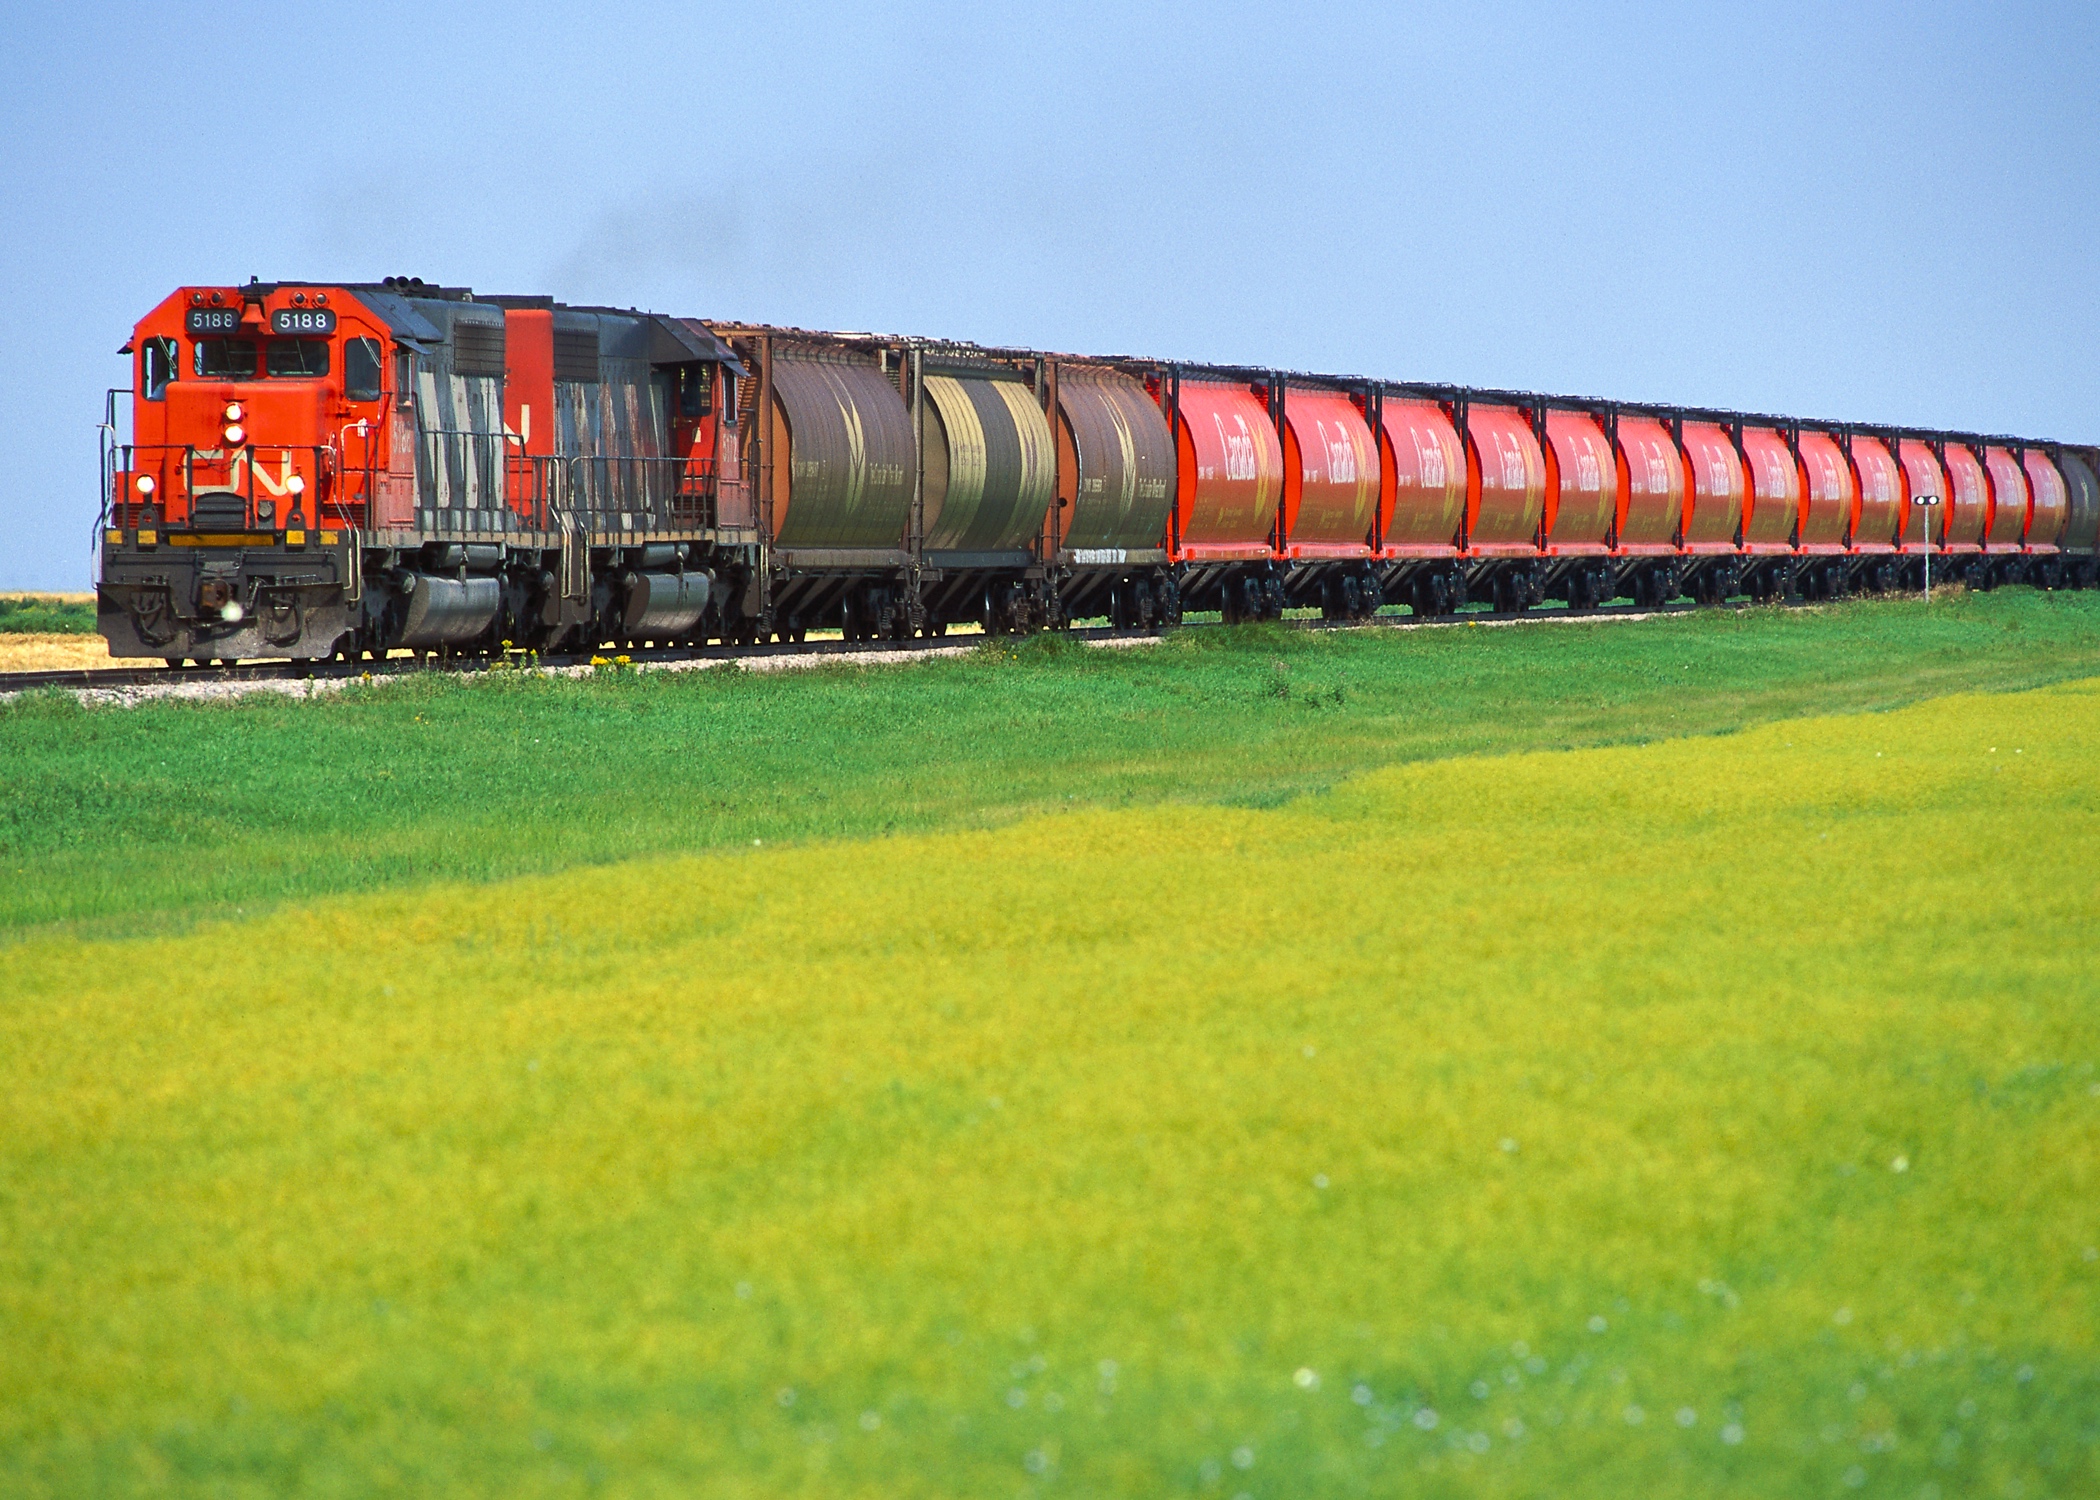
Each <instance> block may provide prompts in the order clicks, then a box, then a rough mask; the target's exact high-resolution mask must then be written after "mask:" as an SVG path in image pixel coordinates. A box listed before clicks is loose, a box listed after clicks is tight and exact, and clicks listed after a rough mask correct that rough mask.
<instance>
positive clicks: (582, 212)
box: [0, 0, 2100, 588]
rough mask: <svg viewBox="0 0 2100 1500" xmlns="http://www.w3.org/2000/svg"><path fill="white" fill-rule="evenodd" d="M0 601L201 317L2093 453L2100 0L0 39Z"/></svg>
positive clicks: (342, 24)
mask: <svg viewBox="0 0 2100 1500" xmlns="http://www.w3.org/2000/svg"><path fill="white" fill-rule="evenodd" d="M5 30H6V34H7V45H6V47H5V48H4V49H0V127H4V128H0V140H4V141H5V143H6V149H5V150H4V151H0V273H4V276H0V284H4V286H5V288H6V292H5V295H4V296H0V588H82V587H86V586H87V585H88V582H89V579H90V576H91V556H90V542H91V531H92V527H93V524H94V517H95V511H96V502H95V493H94V491H95V456H94V454H95V448H94V424H95V422H96V420H97V419H98V417H99V415H100V410H101V399H102V398H101V393H102V391H103V390H104V389H105V388H107V387H109V386H111V385H115V384H119V383H122V382H123V381H125V380H126V379H127V372H126V367H125V362H124V361H122V360H120V359H118V358H116V357H115V353H114V351H115V350H116V348H117V347H118V345H120V344H121V343H123V342H124V340H125V337H126V336H127V334H128V333H129V330H130V326H131V324H132V323H133V322H134V321H135V320H136V319H137V318H138V317H139V316H140V315H141V314H142V313H143V312H144V311H145V310H146V309H147V308H148V307H150V306H151V305H152V304H153V303H154V302H156V301H158V300H159V299H160V298H161V297H162V296H164V295H166V294H167V292H169V291H170V290H172V289H173V288H174V287H176V286H178V285H181V284H183V283H185V282H191V281H226V280H243V281H244V280H246V279H247V278H248V276H250V275H251V274H253V275H260V276H262V277H263V278H265V279H266V280H267V279H272V278H279V277H282V278H301V279H337V278H340V279H343V280H369V279H376V278H378V277H380V276H385V275H389V274H395V273H399V274H408V275H419V276H422V277H424V278H425V279H427V280H433V281H437V280H442V281H444V282H447V283H454V284H458V283H464V284H467V285H471V286H474V287H476V288H479V289H482V290H485V291H505V292H551V293H553V294H555V295H556V296H559V297H562V298H564V299H566V300H570V301H577V302H596V303H609V304H613V305H619V306H628V305H633V306H640V307H648V308H654V309H657V310H660V311H667V312H679V313H687V314H693V315H698V316H703V317H725V318H737V319H747V320H764V321H770V322H779V323H793V324H800V325H803V326H815V327H832V328H856V329H880V330H885V331H897V332H911V333H929V334H942V335H948V336H953V337H960V338H971V339H978V340H984V341H998V342H1011V343H1020V344H1032V345H1039V346H1047V347H1052V348H1061V349H1072V350H1081V351H1088V352H1135V353H1144V354H1158V355H1168V356H1177V357H1182V358H1188V359H1217V360H1229V361H1235V362H1244V363H1249V364H1277V365H1284V366H1289V367H1297V368H1312V369H1332V370H1337V371H1346V372H1353V373H1363V374H1378V375H1386V376H1390V377H1393V378H1401V379H1422V380H1453V381H1465V382H1471V383H1476V384H1483V385H1502V386H1516V387H1525V388H1536V389H1547V390H1555V391H1567V392H1577V393H1582V394H1590V395H1598V396H1618V397H1624V398H1629V399H1656V400H1675V401H1684V402H1692V403H1700V404H1708V405H1720V406H1742V407H1749V408H1754V409H1758V410H1767V411H1782V412H1792V413H1799V414H1804V415H1816V416H1828V417H1834V418H1851V419H1858V420H1862V421H1891V422H1912V423H1919V424H1930V425H1942V426H1953V427H1963V428H1973V429H1984V430H1993V431H2009V432H2017V433H2021V434H2025V435H2032V436H2040V437H2057V438H2064V439H2075V440H2083V441H2100V7H2093V6H2072V5H2000V6H1990V7H1985V6H1946V5H1934V4H1929V3H1928V4H1913V5H1907V6H1895V5H1889V6H1869V5H1862V6H1851V7H1848V6H1843V5H1835V6H1833V5H1829V4H1823V5H1813V6H1801V7H1793V6H1788V5H1774V4H1761V5H1742V6H1707V7H1681V6H1652V7H1651V6H1640V5H1610V6H1588V7H1584V6H1574V5H1565V4H1538V5H1534V4H1528V3H1523V0H1509V3H1504V4H1499V5H1493V6H1479V7H1468V6H1455V7H1435V6H1415V7H1391V8H1386V7H1379V8H1363V9H1358V8H1353V7H1346V6H1339V5H1337V6H1307V7H1292V6H1286V5H1272V6H1260V7H1256V6H1239V5H1231V4H1210V5H1200V6H1144V5H1138V4H1102V5H1069V6H1061V5H1054V4H1046V3H1041V0H1037V3H1032V4H1027V5H1003V4H994V3H977V4H968V5H896V6H887V7H872V6H871V7H852V8H848V7H840V8H838V9H837V10H831V9H827V8H822V7H811V6H797V5H783V4H773V5H763V6H701V5H695V6H673V5H654V6H650V5H629V4H593V5H577V4H573V3H571V4H566V5H561V6H553V5H544V4H540V3H538V0H516V3H512V4H507V5H503V6H487V7H476V6H446V5H441V4H424V5H419V6H405V5H395V4H391V3H385V0H378V3H369V4H363V5H358V6H355V7H348V6H346V7H342V8H340V9H337V8H313V9H310V10H308V9H302V8H299V7H296V6H251V5H245V4H240V3H231V0H229V3H221V4H216V5H213V6H210V7H197V6H187V5H175V4H163V5H155V6H123V5H118V6H80V7H62V6H46V7H39V8H36V9H34V10H32V9H30V8H28V7H24V6H22V5H20V4H19V0H18V3H17V4H16V5H15V6H13V7H12V8H11V9H10V12H9V14H8V16H7V18H6V26H5Z"/></svg>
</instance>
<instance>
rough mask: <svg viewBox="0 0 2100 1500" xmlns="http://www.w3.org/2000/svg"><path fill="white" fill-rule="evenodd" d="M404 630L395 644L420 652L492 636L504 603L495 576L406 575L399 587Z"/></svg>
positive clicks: (461, 644)
mask: <svg viewBox="0 0 2100 1500" xmlns="http://www.w3.org/2000/svg"><path fill="white" fill-rule="evenodd" d="M396 588H397V589H398V590H399V593H400V598H401V606H400V608H401V628H400V630H399V632H398V633H397V634H396V635H395V637H394V641H393V644H395V645H397V646H407V647H410V648H411V649H414V650H418V651H434V650H437V649H438V648H440V647H446V646H464V645H467V644H468V643H470V642H472V641H477V640H479V639H480V638H481V637H482V636H484V635H486V634H488V629H489V627H490V626H491V625H493V624H495V623H496V611H497V610H498V609H499V608H500V607H501V606H502V603H503V590H502V585H501V584H500V583H499V582H498V581H497V580H496V579H495V578H494V577H492V576H488V575H483V576H481V577H478V578H477V577H468V578H448V577H446V576H445V575H443V574H441V573H403V574H402V575H401V576H400V579H399V582H398V583H397V584H396Z"/></svg>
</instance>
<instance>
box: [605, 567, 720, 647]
mask: <svg viewBox="0 0 2100 1500" xmlns="http://www.w3.org/2000/svg"><path fill="white" fill-rule="evenodd" d="M626 582H627V608H626V611H625V613H624V614H623V615H622V616H621V620H620V632H621V634H622V635H624V636H625V637H627V639H629V640H664V639H668V638H670V637H674V636H681V635H684V634H685V633H686V632H687V631H689V630H691V629H692V628H693V627H694V626H695V625H697V624H699V623H700V617H701V616H702V615H704V614H706V613H707V601H708V598H709V595H710V593H711V591H712V589H713V586H714V575H713V574H712V573H710V572H708V571H707V570H706V569H704V568H695V569H692V570H691V571H688V572H683V573H630V574H628V575H627V580H626Z"/></svg>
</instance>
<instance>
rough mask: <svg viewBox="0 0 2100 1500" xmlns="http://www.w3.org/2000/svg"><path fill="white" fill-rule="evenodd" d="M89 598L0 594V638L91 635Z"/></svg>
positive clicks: (92, 619) (92, 617) (92, 608)
mask: <svg viewBox="0 0 2100 1500" xmlns="http://www.w3.org/2000/svg"><path fill="white" fill-rule="evenodd" d="M94 633H95V596H94V595H93V594H0V635H93V634H94Z"/></svg>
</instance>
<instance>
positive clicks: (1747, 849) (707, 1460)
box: [0, 683, 2100, 1500]
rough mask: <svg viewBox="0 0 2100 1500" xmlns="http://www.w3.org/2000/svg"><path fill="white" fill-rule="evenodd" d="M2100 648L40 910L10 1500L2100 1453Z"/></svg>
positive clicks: (936, 1485)
mask: <svg viewBox="0 0 2100 1500" xmlns="http://www.w3.org/2000/svg"><path fill="white" fill-rule="evenodd" d="M2096 838H2100V684H2091V683H2081V684H2073V685H2070V686H2065V687H2059V688H2052V689H2046V690H2042V691H2036V692H2029V693H2023V694H2014V695H2003V696H1985V695H1978V696H1962V697H1951V698H1943V699H1940V700H1938V701H1934V702H1930V703H1926V704H1923V705H1921V706H1917V707H1913V708H1908V709H1903V710H1900V711H1897V712H1891V713H1886V714H1877V715H1867V716H1860V717H1851V718H1824V719H1814V720H1800V721H1795V722H1791V723H1780V724H1776V725H1768V726H1765V727H1761V728H1754V729H1750V730H1747V731H1745V732H1743V733H1740V734H1735V735H1728V736H1719V737H1707V738H1699V739H1692V740H1677V741H1665V742H1659V743H1655V744H1650V745H1645V746H1638V747H1622V748H1610V749H1596V750H1582V751H1574V752H1568V753H1553V754H1528V755H1521V756H1511V757H1501V758H1478V759H1467V760H1456V761H1444V762H1436V763H1428V764H1416V765H1408V766H1399V767H1393V768H1389V769H1386V770H1381V771H1377V772H1375V773H1372V774H1369V775H1366V776H1363V777H1361V778H1359V779H1356V780H1353V781H1348V782H1344V783H1342V784H1341V785H1339V786H1338V787H1336V788H1334V789H1333V790H1331V791H1329V792H1327V793H1325V794H1320V795H1315V796H1311V797H1307V798H1304V799H1300V800H1297V801H1293V802H1289V803H1286V804H1285V805H1283V806H1281V807H1277V808H1271V809H1252V808H1245V807H1194V806H1163V807H1153V808H1135V809H1131V810H1127V811H1105V810H1092V811H1084V812H1075V813H1072V814H1069V815H1064V816H1057V815H1050V816H1036V817H1032V818H1030V819H1027V820H1024V821H1022V822H1019V823H1017V824H1013V825H1011V826H1007V827H1003V828H998V829H993V830H980V831H961V832H942V833H930V834H919V835H912V836H898V837H893V838H889V839H876V840H872V841H865V842H857V843H819V844H813V845H807V846H803V847H796V848H791V849H781V850H774V849H770V848H763V847H761V848H748V847H747V848H745V849H743V850H741V851H740V852H730V853H714V854H706V855H696V856H690V857H683V858H671V859H656V860H648V861H637V862H630V863H626V864H620V865H615V866H611V867H600V868H586V869H581V870H572V871H568V872H565V873H560V874H554V875H546V876H538V877H532V878H526V879H519V880H514V881H509V882H503V883H496V884H489V885H479V886H464V885H454V886H440V887H436V888H424V889H420V890H414V891H403V892H393V893H385V894H379V895H362V896H345V897H334V898H328V899H323V900H318V901H307V902H302V903H293V904H290V905H287V906H283V907H280V908H279V909H277V910H276V911H274V912H272V913H271V914H269V915H266V916H263V917H260V918H253V919H249V920H233V921H226V922H217V921H214V922H211V923H208V924H206V925H204V926H202V927H200V928H198V929H197V930H195V931H192V932H189V933H186V934H182V935H176V936H159V937H153V938H144V939H138V940H131V941H109V942H81V941H80V940H79V939H78V938H76V937H73V936H69V935H65V934H59V933H51V934H34V933H32V934H30V935H28V936H26V937H24V938H23V939H22V940H21V941H20V942H18V943H16V944H14V945H13V946H10V947H7V948H4V949H0V990H4V991H5V993H6V994H7V996H8V997H9V998H8V1001H7V1003H6V1005H5V1006H4V1008H0V1491H4V1492H5V1493H7V1494H10V1495H23V1494H28V1495H36V1494H45V1493H50V1494H129V1493H177V1494H199V1495H202V1494H210V1495H251V1494H252V1495H282V1494H306V1495H327V1496H335V1495H343V1496H350V1495H369V1494H383V1493H397V1494H413V1495H434V1494H486V1495H514V1494H527V1495H536V1494H572V1493H573V1494H605V1495H666V1496H669V1495H707V1496H718V1495H719V1496H751V1497H758V1496H783V1495H785V1496H802V1495H807V1496H818V1495H822V1496H878V1495H879V1496H918V1495H924V1496H1018V1495H1043V1496H1050V1495H1061V1494H1071V1495H1103V1496H1105V1495H1130V1496H1140V1495H1142V1496H1159V1495H1186V1496H1217V1497H1219V1500H1231V1497H1233V1496H1237V1495H1247V1496H1256V1497H1288V1496H1327V1495H1335V1496H1345V1495H1346V1496H1358V1495H1362V1496H1373V1495H1395V1494H1408V1495H1444V1494H1451V1495H1495V1496H1519V1495H1522V1496H1532V1495H1536V1496H1565V1495H1583V1496H1613V1497H1618V1496H1664V1495H1684V1496H1714V1495H1721V1496H1775V1495H1786V1496H1792V1495H1823V1494H1832V1495H1850V1494H1867V1495H1900V1496H1906V1497H1918V1496H1935V1495H1936V1496H1942V1497H1948V1500H1952V1497H1955V1496H1967V1495H1990V1496H2024V1497H2028V1500H2032V1497H2038V1496H2054V1495H2061V1496H2075V1495H2091V1494H2095V1493H2100V1357H2096V1356H2100V1342H2096V1334H2100V1072H2096V1066H2095V1065H2096V1062H2100V1011H2096V1001H2100V983H2096V981H2095V979H2094V958H2093V951H2094V934H2095V932H2096V928H2100V900H2096V897H2095V879H2096V876H2100V860H2096V858H2095V855H2094V849H2095V840H2096Z"/></svg>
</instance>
